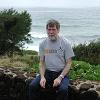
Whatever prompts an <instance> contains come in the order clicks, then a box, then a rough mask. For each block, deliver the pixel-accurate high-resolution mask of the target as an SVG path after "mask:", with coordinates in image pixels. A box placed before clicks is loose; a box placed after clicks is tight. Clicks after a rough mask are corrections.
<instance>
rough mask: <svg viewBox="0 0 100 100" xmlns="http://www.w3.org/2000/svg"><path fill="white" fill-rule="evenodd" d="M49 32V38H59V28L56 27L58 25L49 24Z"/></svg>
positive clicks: (53, 39)
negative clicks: (51, 25)
mask: <svg viewBox="0 0 100 100" xmlns="http://www.w3.org/2000/svg"><path fill="white" fill-rule="evenodd" d="M47 33H48V37H49V39H50V40H52V41H55V40H56V39H57V36H58V33H59V30H58V29H57V28H56V26H53V27H50V26H48V27H47Z"/></svg>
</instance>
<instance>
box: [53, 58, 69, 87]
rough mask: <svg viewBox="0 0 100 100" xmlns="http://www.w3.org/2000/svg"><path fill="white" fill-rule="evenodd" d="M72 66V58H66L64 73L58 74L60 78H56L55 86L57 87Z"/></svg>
mask: <svg viewBox="0 0 100 100" xmlns="http://www.w3.org/2000/svg"><path fill="white" fill-rule="evenodd" d="M70 67H71V58H69V59H67V60H66V65H65V67H64V69H63V71H62V73H61V74H60V75H59V76H58V78H56V79H55V80H54V83H53V87H57V86H58V85H59V84H60V83H61V81H62V79H63V78H64V76H65V75H66V74H68V72H69V70H70Z"/></svg>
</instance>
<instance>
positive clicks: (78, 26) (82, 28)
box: [17, 7, 100, 51]
mask: <svg viewBox="0 0 100 100" xmlns="http://www.w3.org/2000/svg"><path fill="white" fill-rule="evenodd" d="M17 10H18V11H19V12H21V11H24V10H27V12H28V13H29V14H30V15H31V19H32V26H31V30H30V32H29V33H30V34H31V35H32V40H33V43H32V44H25V49H27V50H35V51H38V50H39V43H40V42H41V41H42V40H43V39H44V38H46V37H47V33H46V23H47V21H48V20H49V19H56V20H58V21H59V22H60V25H61V28H60V33H59V34H60V35H61V36H62V37H64V38H66V39H68V40H69V41H70V43H71V45H72V46H74V45H78V44H80V43H82V44H84V43H89V42H91V41H95V40H97V39H100V8H99V7H96V8H95V7H93V8H92V7H90V8H39V7H38V8H23V9H22V8H20V9H17Z"/></svg>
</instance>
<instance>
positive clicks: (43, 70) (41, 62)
mask: <svg viewBox="0 0 100 100" xmlns="http://www.w3.org/2000/svg"><path fill="white" fill-rule="evenodd" d="M39 71H40V75H41V78H44V73H45V64H44V60H43V59H41V58H40V63H39Z"/></svg>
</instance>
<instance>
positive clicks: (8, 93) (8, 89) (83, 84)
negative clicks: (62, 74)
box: [0, 67, 100, 100]
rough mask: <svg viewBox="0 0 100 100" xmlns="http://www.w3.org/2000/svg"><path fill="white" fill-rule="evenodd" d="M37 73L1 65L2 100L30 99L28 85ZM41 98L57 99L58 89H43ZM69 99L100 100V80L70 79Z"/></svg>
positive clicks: (0, 85)
mask: <svg viewBox="0 0 100 100" xmlns="http://www.w3.org/2000/svg"><path fill="white" fill-rule="evenodd" d="M36 75H37V73H34V75H33V73H30V72H25V71H20V70H19V69H16V68H7V67H6V68H5V67H0V100H29V95H28V87H29V84H30V82H31V81H32V79H33V78H34V77H35V76H36ZM40 92H41V93H40V94H43V95H40V100H49V99H50V100H55V98H56V95H55V94H56V91H55V90H53V91H51V90H49V91H48V90H41V91H40ZM68 100H100V82H96V81H88V80H70V85H69V87H68Z"/></svg>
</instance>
